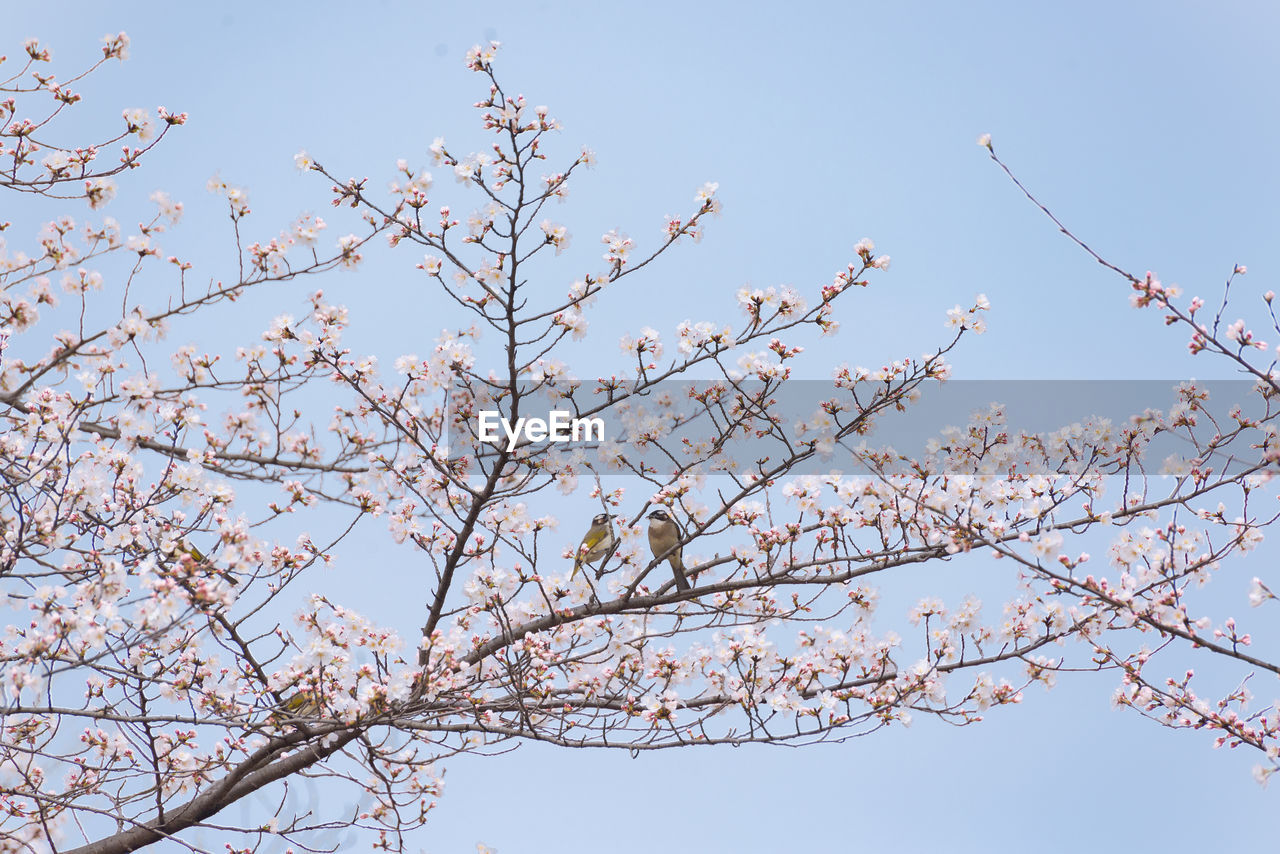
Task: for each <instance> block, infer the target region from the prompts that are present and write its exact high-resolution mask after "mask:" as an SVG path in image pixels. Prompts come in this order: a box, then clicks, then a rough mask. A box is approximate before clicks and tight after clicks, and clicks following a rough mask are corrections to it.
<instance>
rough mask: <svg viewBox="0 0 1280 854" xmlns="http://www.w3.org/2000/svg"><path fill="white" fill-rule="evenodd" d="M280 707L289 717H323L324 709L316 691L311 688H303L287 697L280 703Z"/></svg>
mask: <svg viewBox="0 0 1280 854" xmlns="http://www.w3.org/2000/svg"><path fill="white" fill-rule="evenodd" d="M279 708H280V710H281V711H283V712H285V713H286V714H287V715H288V716H289V717H296V718H318V717H322V715H323V711H324V710H323V709H322V708H321V706H320V703H319V701H318V700H317V696H316V692H315V691H312V690H311V689H310V688H302V689H300V690H299V691H297V692H296V693H294V694H293V695H292V696H290V697H288V698H286V699H285V700H284V701H283V702H281V703H280V706H279Z"/></svg>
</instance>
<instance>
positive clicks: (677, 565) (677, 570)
mask: <svg viewBox="0 0 1280 854" xmlns="http://www.w3.org/2000/svg"><path fill="white" fill-rule="evenodd" d="M668 563H670V564H671V574H672V575H674V576H675V578H676V589H677V590H682V591H683V590H692V589H693V588H692V587H690V586H689V579H688V578H686V577H685V574H684V561H683V560H681V559H680V557H679V556H678V555H672V556H671V559H670V560H669V561H668Z"/></svg>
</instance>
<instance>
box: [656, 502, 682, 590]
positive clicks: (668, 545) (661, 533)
mask: <svg viewBox="0 0 1280 854" xmlns="http://www.w3.org/2000/svg"><path fill="white" fill-rule="evenodd" d="M683 539H684V531H682V530H680V525H679V524H678V523H677V522H676V520H675V519H672V518H671V514H670V513H668V512H667V511H666V510H664V509H662V508H661V507H659V508H658V509H657V510H654V511H653V512H652V513H650V514H649V548H650V550H652V551H653V556H654V557H656V558H660V557H662V556H663V555H666V558H667V563H669V564H670V565H671V573H672V574H673V575H674V576H675V578H676V589H678V590H689V589H691V588H690V586H689V579H687V578H686V577H685V574H684V547H683V546H681V545H680V541H681V540H683ZM672 549H675V551H672Z"/></svg>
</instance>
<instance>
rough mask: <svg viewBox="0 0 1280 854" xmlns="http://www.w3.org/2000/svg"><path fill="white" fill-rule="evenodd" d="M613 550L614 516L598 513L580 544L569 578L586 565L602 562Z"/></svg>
mask: <svg viewBox="0 0 1280 854" xmlns="http://www.w3.org/2000/svg"><path fill="white" fill-rule="evenodd" d="M612 548H613V516H611V515H609V514H608V513H597V514H596V515H595V517H594V518H593V519H592V520H591V527H590V528H588V529H587V533H586V534H584V535H583V537H582V542H581V543H579V544H578V551H577V554H576V555H575V556H574V559H573V572H572V574H570V576H569V578H571V579H572V578H574V577H575V576H576V575H577V574H578V570H579V569H581V568H582V565H583V564H584V563H594V562H596V561H598V560H600V558H602V557H604V556H605V555H607V554H609V550H610V549H612Z"/></svg>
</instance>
